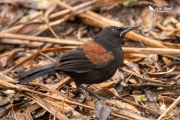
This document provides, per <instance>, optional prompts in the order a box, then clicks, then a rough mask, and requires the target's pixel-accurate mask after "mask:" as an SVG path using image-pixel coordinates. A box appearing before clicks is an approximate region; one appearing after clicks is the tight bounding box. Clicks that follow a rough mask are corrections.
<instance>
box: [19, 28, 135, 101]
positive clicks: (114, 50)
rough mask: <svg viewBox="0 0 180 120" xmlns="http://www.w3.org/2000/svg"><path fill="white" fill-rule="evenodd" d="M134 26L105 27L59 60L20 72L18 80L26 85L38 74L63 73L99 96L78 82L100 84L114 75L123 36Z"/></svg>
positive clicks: (120, 60)
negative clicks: (91, 39) (91, 38)
mask: <svg viewBox="0 0 180 120" xmlns="http://www.w3.org/2000/svg"><path fill="white" fill-rule="evenodd" d="M136 28H138V27H137V26H135V27H130V26H126V27H115V26H109V27H106V28H104V29H102V30H101V31H100V32H99V33H98V34H97V35H96V36H95V38H94V40H93V41H91V42H87V43H85V44H83V45H81V46H79V47H77V48H75V49H73V50H70V51H68V52H66V53H64V54H63V55H62V56H61V57H60V60H59V61H56V62H54V63H52V64H47V65H44V66H41V67H37V68H33V69H32V70H29V71H26V72H22V73H20V74H19V82H20V84H28V83H29V82H31V81H32V80H34V79H35V78H38V77H40V76H44V75H47V74H54V73H57V72H63V73H65V74H67V75H68V76H70V77H71V78H72V79H73V80H74V82H75V83H76V86H77V88H79V87H81V88H83V89H84V90H86V91H88V92H89V93H91V94H93V95H94V96H95V97H96V98H98V99H100V97H99V96H97V95H96V94H94V93H92V92H91V91H89V90H88V89H87V88H85V87H84V86H82V85H81V84H94V83H101V82H104V81H106V80H108V79H109V78H111V77H112V76H113V75H114V74H115V72H116V70H117V69H118V68H119V67H120V66H121V65H122V63H123V60H124V54H123V51H122V48H121V44H122V42H123V38H124V36H125V34H126V33H127V32H129V31H131V30H134V29H136Z"/></svg>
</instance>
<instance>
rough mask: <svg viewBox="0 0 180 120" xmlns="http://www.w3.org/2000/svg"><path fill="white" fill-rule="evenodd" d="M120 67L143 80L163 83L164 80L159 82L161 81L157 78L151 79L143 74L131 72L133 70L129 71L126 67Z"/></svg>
mask: <svg viewBox="0 0 180 120" xmlns="http://www.w3.org/2000/svg"><path fill="white" fill-rule="evenodd" d="M121 69H122V70H124V71H126V72H128V73H131V74H132V75H134V76H137V77H139V78H141V79H143V80H145V81H148V82H153V83H160V84H165V82H161V81H158V80H153V79H151V78H148V77H145V76H143V75H140V74H136V73H135V72H133V71H131V70H128V69H126V68H124V67H123V68H121Z"/></svg>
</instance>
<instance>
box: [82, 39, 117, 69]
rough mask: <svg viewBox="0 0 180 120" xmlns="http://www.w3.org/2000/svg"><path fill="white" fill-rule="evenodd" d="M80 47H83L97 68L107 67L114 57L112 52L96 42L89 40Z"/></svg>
mask: <svg viewBox="0 0 180 120" xmlns="http://www.w3.org/2000/svg"><path fill="white" fill-rule="evenodd" d="M79 48H80V49H82V51H83V52H84V53H85V56H86V57H87V58H88V60H89V61H90V62H91V63H93V64H94V65H96V68H102V67H105V66H106V65H108V63H109V62H111V61H112V60H113V59H114V55H113V54H112V52H109V51H107V50H106V49H105V48H103V47H102V46H100V45H99V44H97V43H95V42H89V43H88V44H84V45H81V46H80V47H79Z"/></svg>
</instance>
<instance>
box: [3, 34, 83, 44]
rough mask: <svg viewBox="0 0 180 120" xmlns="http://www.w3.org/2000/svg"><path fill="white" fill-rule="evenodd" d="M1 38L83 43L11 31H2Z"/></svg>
mask: <svg viewBox="0 0 180 120" xmlns="http://www.w3.org/2000/svg"><path fill="white" fill-rule="evenodd" d="M0 38H9V39H10V40H11V39H21V40H29V41H38V42H46V43H57V44H62V45H81V44H82V42H78V41H73V40H64V39H56V38H48V37H35V36H29V35H18V34H11V33H0Z"/></svg>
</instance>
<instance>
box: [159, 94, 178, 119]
mask: <svg viewBox="0 0 180 120" xmlns="http://www.w3.org/2000/svg"><path fill="white" fill-rule="evenodd" d="M179 102H180V96H179V97H178V98H177V99H176V100H175V101H174V102H173V103H172V104H171V105H170V106H169V108H168V109H167V110H166V111H165V112H164V113H163V114H162V115H161V116H159V118H158V119H157V120H161V119H162V118H163V117H165V116H166V115H167V114H169V113H170V112H171V110H172V109H173V108H174V107H176V105H177V104H178V103H179Z"/></svg>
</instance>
